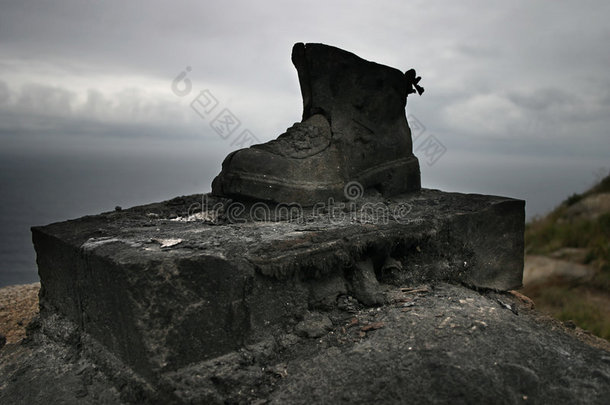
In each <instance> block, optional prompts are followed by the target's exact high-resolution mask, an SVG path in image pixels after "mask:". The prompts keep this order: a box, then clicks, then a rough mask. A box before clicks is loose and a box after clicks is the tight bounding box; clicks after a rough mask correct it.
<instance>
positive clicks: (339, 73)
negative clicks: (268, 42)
mask: <svg viewBox="0 0 610 405" xmlns="http://www.w3.org/2000/svg"><path fill="white" fill-rule="evenodd" d="M292 62H293V63H294V65H295V67H296V68H297V72H298V75H299V83H300V86H301V93H302V96H303V120H302V121H301V122H300V123H296V124H294V125H293V126H292V127H291V128H289V129H288V130H287V131H286V133H284V134H282V135H280V136H279V137H278V138H277V139H276V140H273V141H270V142H267V143H264V144H260V145H254V146H252V147H250V148H247V149H241V150H238V151H235V152H232V153H231V154H229V155H228V156H227V157H226V159H225V160H224V162H223V164H222V171H221V173H220V174H219V175H218V176H217V177H216V179H214V182H213V183H212V192H213V194H215V195H223V196H230V197H235V198H252V199H259V200H267V201H275V202H282V203H291V202H294V203H298V204H302V205H313V204H315V203H317V202H325V201H327V200H328V199H329V198H331V197H332V198H334V199H336V200H345V199H346V196H345V195H344V187H345V186H346V184H348V183H350V182H353V181H356V182H358V183H360V184H361V185H362V187H363V189H367V188H375V189H377V190H378V191H379V192H381V193H382V194H383V195H384V196H391V195H395V194H399V193H403V192H406V191H412V190H418V189H419V188H420V172H419V163H418V161H417V158H416V157H415V156H414V155H413V152H412V142H411V130H410V129H409V126H408V124H407V120H406V117H405V106H406V97H407V95H408V94H409V93H410V92H412V91H413V90H412V85H413V84H412V83H411V81H410V80H409V79H408V78H407V77H406V76H405V75H404V74H403V73H402V72H400V71H399V70H397V69H394V68H391V67H388V66H384V65H379V64H377V63H373V62H368V61H366V60H364V59H361V58H359V57H358V56H356V55H354V54H352V53H350V52H347V51H344V50H341V49H339V48H335V47H332V46H328V45H323V44H302V43H297V44H295V45H294V47H293V50H292ZM422 91H423V89H422Z"/></svg>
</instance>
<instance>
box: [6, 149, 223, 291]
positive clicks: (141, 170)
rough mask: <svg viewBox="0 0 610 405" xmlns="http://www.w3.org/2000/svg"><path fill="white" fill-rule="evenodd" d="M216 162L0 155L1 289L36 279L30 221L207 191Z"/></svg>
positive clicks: (38, 222)
mask: <svg viewBox="0 0 610 405" xmlns="http://www.w3.org/2000/svg"><path fill="white" fill-rule="evenodd" d="M216 167H218V168H219V167H220V165H219V163H218V162H216V161H205V159H202V158H200V157H190V158H189V157H181V158H180V159H176V157H175V156H171V155H167V156H164V155H163V154H158V155H157V156H154V157H151V156H150V155H146V156H144V155H137V154H133V155H128V156H127V155H126V156H116V155H111V154H106V155H89V156H81V157H76V156H69V155H67V154H66V155H57V154H56V155H55V156H40V155H35V154H30V155H15V154H13V155H3V154H0V287H2V286H6V285H11V284H21V283H31V282H35V281H38V273H37V269H36V262H35V253H34V248H33V246H32V242H31V233H30V227H31V226H34V225H46V224H49V223H52V222H57V221H63V220H67V219H71V218H78V217H80V216H83V215H88V214H96V213H100V212H104V211H111V210H113V209H114V207H115V206H117V205H119V206H122V207H124V208H127V207H130V206H134V205H139V204H145V203H149V202H154V201H162V200H165V199H169V198H172V197H174V196H177V195H188V194H195V193H201V192H205V191H209V184H210V181H211V179H212V177H213V175H214V174H216V172H217V171H218V169H216Z"/></svg>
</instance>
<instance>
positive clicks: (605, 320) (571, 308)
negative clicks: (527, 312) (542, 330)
mask: <svg viewBox="0 0 610 405" xmlns="http://www.w3.org/2000/svg"><path fill="white" fill-rule="evenodd" d="M523 292H524V293H525V294H526V295H528V296H530V297H532V298H533V299H534V302H535V303H536V308H537V309H538V310H540V311H542V312H545V313H548V314H549V315H551V316H553V317H555V318H557V319H559V320H560V321H564V322H565V321H573V322H574V323H575V324H576V325H578V326H579V327H581V328H582V329H585V330H588V331H590V332H591V333H593V334H594V335H597V336H600V337H602V338H604V339H607V340H610V317H609V316H608V314H607V313H605V310H604V307H605V306H604V305H600V302H599V301H600V298H599V297H600V295H599V293H597V292H592V291H590V290H589V289H588V287H587V286H577V287H574V286H573V285H569V284H561V283H553V284H547V285H544V286H538V287H536V288H532V289H529V288H525V289H524V290H523ZM596 297H597V298H596ZM601 297H602V298H601V299H608V297H604V296H603V295H602V296H601Z"/></svg>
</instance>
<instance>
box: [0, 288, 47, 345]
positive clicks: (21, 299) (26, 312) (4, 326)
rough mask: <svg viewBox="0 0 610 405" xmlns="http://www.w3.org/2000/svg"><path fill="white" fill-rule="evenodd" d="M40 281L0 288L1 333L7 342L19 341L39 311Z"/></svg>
mask: <svg viewBox="0 0 610 405" xmlns="http://www.w3.org/2000/svg"><path fill="white" fill-rule="evenodd" d="M39 290H40V283H33V284H22V285H12V286H9V287H3V288H0V334H1V335H3V336H5V337H6V343H7V344H11V343H19V342H20V341H21V340H22V339H23V338H24V337H25V328H26V326H27V325H28V323H30V321H31V320H32V318H34V316H35V315H36V314H37V313H38V291H39Z"/></svg>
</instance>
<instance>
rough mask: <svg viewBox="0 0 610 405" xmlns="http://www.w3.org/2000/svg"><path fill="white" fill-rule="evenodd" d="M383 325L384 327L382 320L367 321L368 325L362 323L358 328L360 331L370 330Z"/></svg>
mask: <svg viewBox="0 0 610 405" xmlns="http://www.w3.org/2000/svg"><path fill="white" fill-rule="evenodd" d="M383 327H385V324H384V323H383V322H373V323H369V324H368V325H364V326H363V327H362V328H360V330H361V331H362V332H368V331H371V330H376V329H381V328H383Z"/></svg>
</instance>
